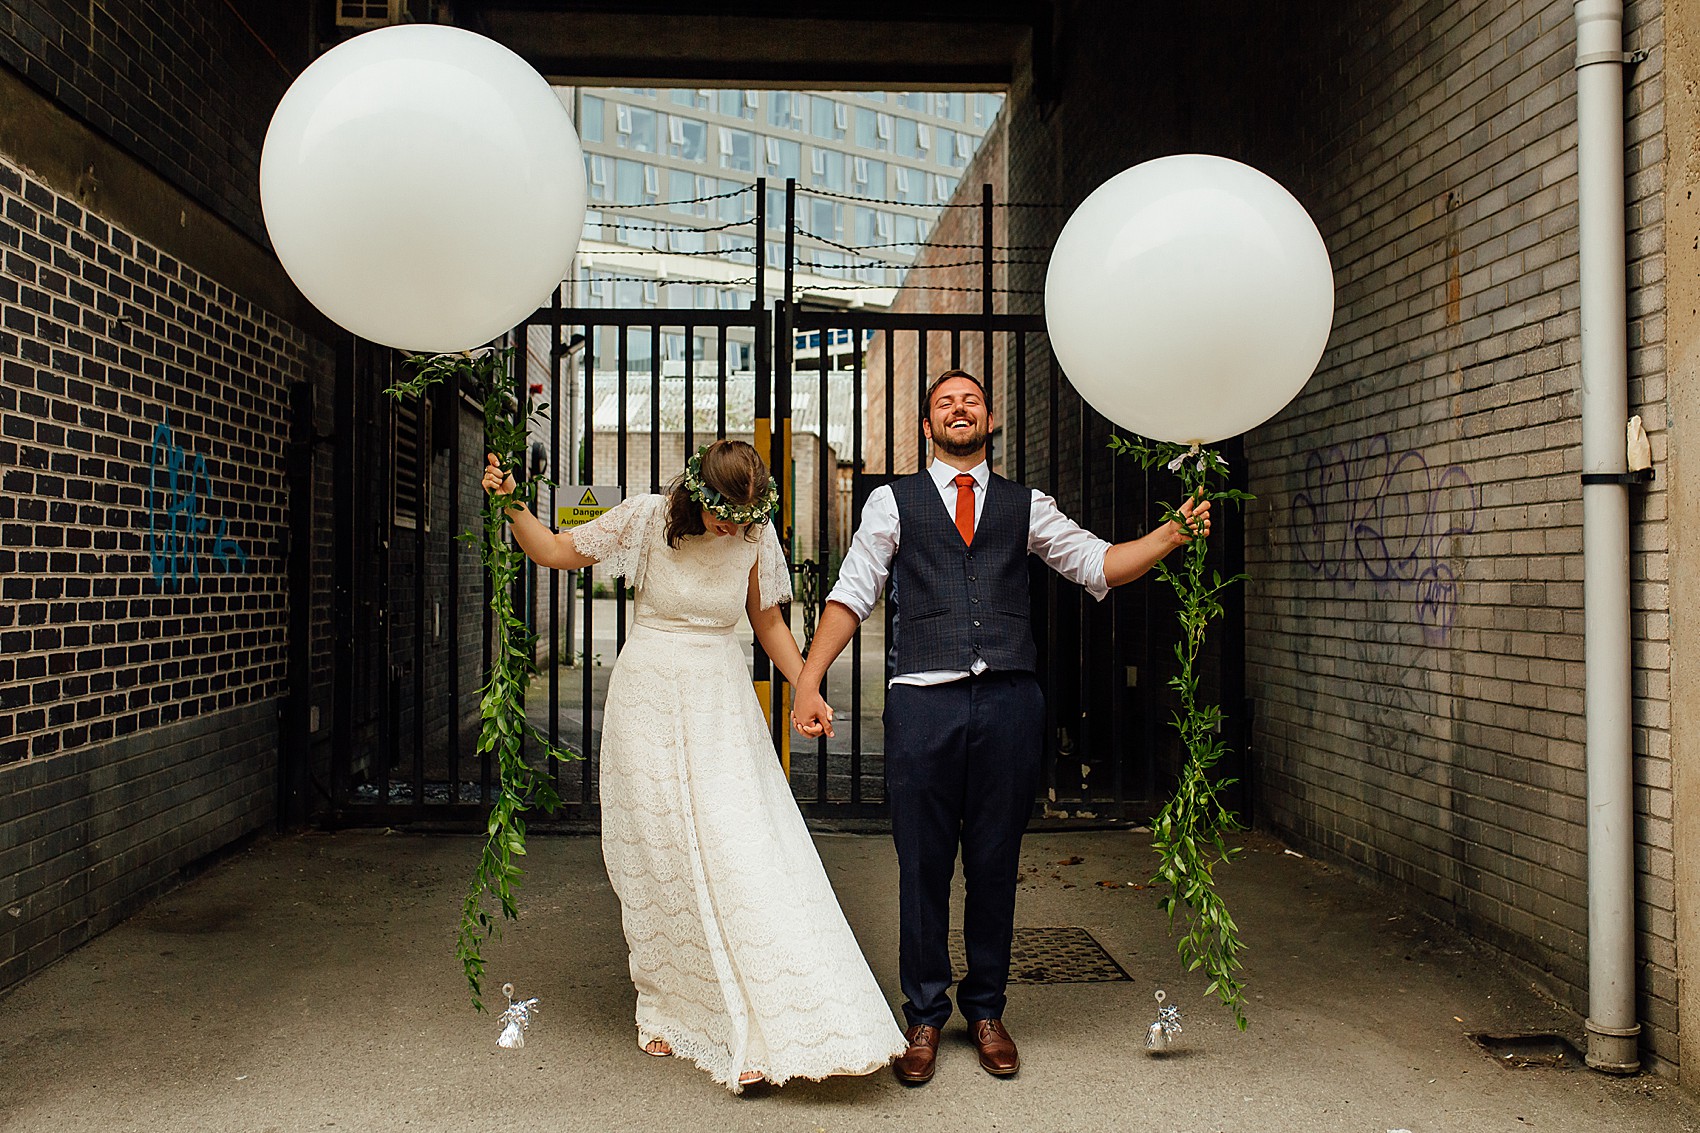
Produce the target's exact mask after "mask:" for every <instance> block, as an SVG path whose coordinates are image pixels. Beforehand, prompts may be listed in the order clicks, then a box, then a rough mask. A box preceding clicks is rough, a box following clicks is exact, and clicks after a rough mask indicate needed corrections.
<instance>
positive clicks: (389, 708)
mask: <svg viewBox="0 0 1700 1133" xmlns="http://www.w3.org/2000/svg"><path fill="white" fill-rule="evenodd" d="M392 357H393V354H392V352H391V351H390V350H389V349H388V348H383V349H381V350H380V352H379V354H378V356H377V360H375V362H374V365H373V366H372V370H371V374H372V376H373V377H374V378H376V379H377V381H376V383H375V384H376V387H377V388H376V389H372V390H368V391H366V392H367V393H368V394H375V393H376V392H377V390H378V389H383V388H384V387H385V386H388V385H389V384H390V379H391V377H393V373H392V371H391V369H390V359H391V358H392ZM365 404H366V405H367V406H371V405H374V404H383V405H385V407H386V409H387V412H388V414H390V415H391V419H390V420H389V421H388V422H386V424H387V425H388V429H387V430H386V432H387V434H388V436H387V437H386V440H392V443H390V444H384V445H374V446H372V452H371V458H372V463H373V465H374V468H373V472H374V473H375V474H376V475H375V476H374V481H375V482H376V483H379V484H382V485H384V493H383V496H382V497H381V498H382V500H383V504H382V506H383V508H384V510H385V511H386V512H387V513H388V514H386V515H384V516H383V517H382V520H381V523H382V527H381V530H382V532H383V534H382V535H380V536H379V551H380V554H379V556H378V561H379V564H380V565H379V567H378V570H377V572H376V573H377V577H378V586H379V587H380V590H379V593H380V594H382V596H383V600H382V601H380V602H379V603H378V610H379V612H380V614H381V616H382V619H383V620H382V623H381V624H382V626H383V633H382V634H381V635H380V636H379V639H378V640H379V642H380V645H381V647H382V649H383V655H384V664H383V667H382V668H381V669H380V670H379V671H380V672H382V673H383V681H382V688H383V690H384V692H383V700H382V703H383V713H382V715H380V716H379V719H380V720H381V721H382V724H381V725H380V731H379V742H378V752H379V756H378V804H379V805H380V806H389V804H390V768H392V767H394V766H395V765H396V759H397V756H398V752H397V746H396V745H397V740H398V737H397V736H396V732H397V730H398V724H399V721H398V720H397V719H396V716H397V713H398V711H399V709H400V705H399V704H398V703H397V701H398V700H399V699H400V696H399V690H398V689H397V688H396V680H395V611H394V610H392V609H391V608H390V599H391V589H390V572H391V571H392V570H393V569H394V566H395V563H394V560H393V559H392V558H391V556H390V548H391V547H392V546H393V545H394V542H395V526H394V524H395V448H394V444H393V437H394V434H395V424H394V419H393V414H394V413H395V403H394V402H393V401H391V400H390V399H389V398H384V399H383V401H382V402H381V403H378V402H373V401H367V402H366V403H365ZM368 413H370V409H368ZM368 421H369V424H370V427H371V428H373V429H374V430H376V429H377V428H378V421H377V419H376V416H375V415H372V416H370V417H368Z"/></svg>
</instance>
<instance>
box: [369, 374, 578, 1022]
mask: <svg viewBox="0 0 1700 1133" xmlns="http://www.w3.org/2000/svg"><path fill="white" fill-rule="evenodd" d="M512 356H513V350H512V349H501V350H485V351H477V352H471V353H461V354H437V355H413V356H410V357H409V358H408V359H407V362H408V365H409V366H410V367H411V368H412V369H413V377H411V378H408V379H405V380H402V381H398V382H396V383H395V384H394V385H393V386H391V387H390V388H389V389H388V390H386V391H385V392H386V393H388V394H389V395H390V396H392V397H394V398H397V399H400V398H402V397H421V396H423V395H424V394H425V392H426V391H427V390H429V389H430V388H431V387H432V386H434V385H436V384H437V383H439V382H448V383H449V385H450V388H451V389H455V390H457V391H458V390H459V389H461V388H463V387H464V386H465V385H466V384H470V385H471V386H472V387H473V388H474V389H476V390H477V391H478V393H479V396H480V397H481V398H482V399H483V402H484V444H485V451H487V452H493V453H495V454H496V456H497V458H498V459H499V460H500V461H501V463H502V467H503V468H508V469H518V468H521V467H522V463H523V461H524V458H525V453H526V444H527V440H528V437H527V423H528V421H529V419H530V418H532V417H541V416H542V414H543V413H544V411H546V410H547V409H548V406H546V405H538V406H528V408H527V412H526V414H525V415H524V416H523V417H522V416H521V415H520V414H519V412H518V410H519V403H518V400H517V398H516V395H515V393H514V390H513V386H512V383H511V380H510V378H509V366H510V364H511V359H512ZM458 471H459V470H458V469H457V470H455V473H456V474H458ZM516 481H517V482H516V484H515V487H514V490H513V491H512V492H497V493H495V494H492V495H489V496H487V497H486V498H485V501H484V511H483V530H482V531H477V530H474V531H466V532H461V533H458V534H457V535H456V536H455V538H457V539H462V540H465V541H466V542H469V543H475V544H477V545H478V547H479V550H480V553H481V557H482V559H483V562H484V568H485V570H486V571H488V572H489V576H490V613H491V620H492V622H493V623H494V626H495V635H496V637H495V643H494V646H493V649H492V661H491V667H490V675H489V680H488V681H487V682H486V683H485V685H484V687H483V688H481V689H479V705H478V710H479V718H480V727H479V732H478V751H479V753H480V754H481V755H483V754H494V755H495V757H496V763H497V767H498V769H499V778H500V783H499V786H498V790H497V793H496V799H495V801H494V803H492V804H491V807H490V821H489V822H488V824H486V826H485V838H484V847H483V852H482V853H481V854H480V856H479V860H478V868H477V870H476V872H475V873H474V874H473V879H472V885H471V887H470V889H469V890H468V892H467V895H466V900H465V902H464V903H463V904H462V905H461V915H460V932H459V935H458V937H457V939H456V942H455V955H456V956H457V957H459V959H460V962H461V967H462V968H463V969H464V970H465V972H466V982H467V984H468V985H469V986H470V988H471V991H472V1005H473V1007H475V1008H477V1009H478V1010H479V1011H482V1010H484V1000H483V998H482V982H483V978H484V955H483V946H484V943H485V941H487V940H489V939H490V938H492V937H494V936H498V935H500V931H501V922H500V921H498V920H496V919H494V918H492V917H491V915H490V913H489V911H488V910H487V909H486V908H485V897H486V895H489V896H493V897H494V898H495V900H496V903H497V905H498V906H499V907H500V909H501V914H502V916H503V917H506V918H508V919H510V920H511V919H515V918H517V917H518V916H519V906H518V905H517V904H516V902H515V899H514V890H515V889H516V888H518V886H519V878H520V874H521V872H522V871H521V870H520V868H519V864H518V863H517V862H516V861H515V859H516V858H519V857H523V856H524V855H525V819H524V818H523V817H522V816H523V815H524V813H525V812H526V811H528V810H530V809H531V808H532V807H540V808H542V809H543V810H544V811H545V812H549V813H553V812H554V811H555V810H556V808H558V807H559V806H560V805H561V799H560V796H559V795H558V794H556V792H555V787H554V784H553V783H552V782H551V781H550V777H549V776H548V775H547V774H545V773H544V770H543V769H542V768H539V767H534V766H532V765H531V764H528V763H527V762H526V761H525V742H526V737H527V736H529V737H530V738H531V739H532V741H533V742H535V743H536V744H537V745H538V747H539V749H540V750H542V751H543V752H544V753H545V757H546V758H545V759H544V761H543V767H544V768H546V767H547V766H548V760H549V759H560V760H567V759H577V758H579V756H577V755H575V754H573V753H571V752H568V751H563V750H561V749H559V748H556V747H554V746H552V745H551V744H550V743H549V740H548V737H547V736H545V735H544V734H543V733H542V732H540V731H539V730H538V729H537V728H535V727H533V726H532V725H531V724H530V723H529V722H528V721H527V720H526V718H525V689H526V686H527V685H528V684H529V683H530V681H531V678H532V677H533V676H534V675H535V674H536V673H537V662H536V659H535V658H536V652H535V649H534V644H535V640H536V637H535V635H534V634H533V633H532V632H531V631H530V629H528V628H527V627H526V624H525V621H524V619H523V618H521V617H520V616H519V615H518V614H516V613H515V611H514V601H513V592H514V580H515V579H516V578H518V577H519V573H520V571H521V570H522V569H523V567H524V565H525V552H524V551H522V550H520V549H519V548H518V547H516V546H514V545H512V544H511V543H510V542H509V541H508V540H507V538H506V537H505V535H504V532H503V528H504V525H505V524H506V523H507V510H508V508H509V507H511V506H513V505H514V504H516V503H532V502H534V501H535V499H536V496H537V488H538V485H539V484H543V483H547V481H544V480H525V481H518V479H517V477H516ZM450 490H451V491H452V490H454V489H452V488H451V489H450Z"/></svg>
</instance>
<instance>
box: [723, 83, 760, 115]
mask: <svg viewBox="0 0 1700 1133" xmlns="http://www.w3.org/2000/svg"><path fill="white" fill-rule="evenodd" d="M718 109H719V110H720V113H721V114H723V115H725V116H726V117H727V118H754V117H755V116H756V92H755V91H753V90H723V91H721V92H720V99H719V104H718Z"/></svg>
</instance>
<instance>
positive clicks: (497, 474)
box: [484, 452, 514, 496]
mask: <svg viewBox="0 0 1700 1133" xmlns="http://www.w3.org/2000/svg"><path fill="white" fill-rule="evenodd" d="M484 457H485V459H486V460H487V461H488V462H489V463H488V464H487V465H486V466H485V468H484V491H485V492H487V493H488V494H490V495H492V496H493V495H495V494H496V493H498V492H502V493H511V492H512V491H513V490H514V478H513V476H512V475H511V474H509V473H508V472H505V471H503V469H502V466H501V462H500V461H498V460H497V459H496V454H495V453H493V452H488V453H485V454H484Z"/></svg>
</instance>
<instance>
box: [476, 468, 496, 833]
mask: <svg viewBox="0 0 1700 1133" xmlns="http://www.w3.org/2000/svg"><path fill="white" fill-rule="evenodd" d="M489 440H490V438H489V437H488V436H486V437H485V438H484V441H485V444H486V445H487V444H489ZM484 500H485V504H486V506H487V505H488V502H489V497H488V496H485V497H484ZM478 528H479V530H478V539H479V545H480V546H482V545H483V541H484V537H485V536H484V524H483V523H482V522H480V523H479V525H478ZM480 560H481V563H480V565H482V556H480ZM478 573H479V574H480V575H481V576H482V579H481V580H482V582H483V583H484V668H483V669H482V670H481V671H480V674H479V675H480V677H481V678H482V679H483V680H489V679H490V668H491V664H492V662H494V660H495V652H494V646H495V642H496V623H495V619H494V618H493V617H492V616H491V613H490V599H491V598H492V597H493V596H494V591H493V589H492V588H491V586H490V572H489V571H488V570H483V569H480V570H479V572H478ZM480 727H481V728H482V722H481V723H480ZM480 738H482V736H481V737H480ZM478 801H479V802H480V803H483V804H484V805H485V806H488V805H489V804H490V753H489V752H488V751H481V752H479V753H478Z"/></svg>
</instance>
